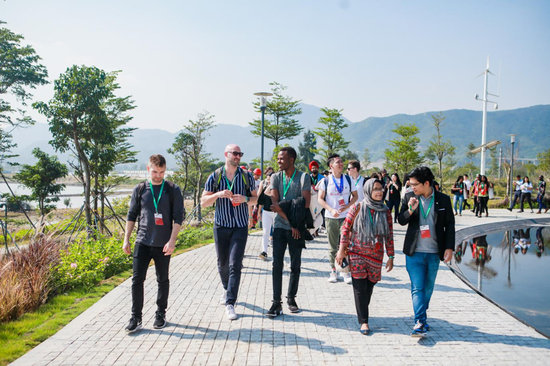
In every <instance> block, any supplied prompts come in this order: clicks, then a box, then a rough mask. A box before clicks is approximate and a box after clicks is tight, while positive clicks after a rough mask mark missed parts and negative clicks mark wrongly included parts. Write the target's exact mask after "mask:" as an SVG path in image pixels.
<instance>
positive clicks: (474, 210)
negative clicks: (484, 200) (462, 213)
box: [470, 174, 481, 216]
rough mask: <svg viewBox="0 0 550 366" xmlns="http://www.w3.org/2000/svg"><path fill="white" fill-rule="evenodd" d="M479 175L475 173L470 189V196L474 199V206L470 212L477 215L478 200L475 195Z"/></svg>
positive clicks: (477, 191)
mask: <svg viewBox="0 0 550 366" xmlns="http://www.w3.org/2000/svg"><path fill="white" fill-rule="evenodd" d="M480 177H481V176H480V175H479V174H477V175H476V179H475V180H474V183H473V184H472V189H471V190H470V196H472V197H473V199H474V208H473V209H472V212H473V213H474V214H475V215H476V216H477V211H478V206H479V200H478V199H477V195H478V194H479V181H480Z"/></svg>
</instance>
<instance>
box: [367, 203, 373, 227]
mask: <svg viewBox="0 0 550 366" xmlns="http://www.w3.org/2000/svg"><path fill="white" fill-rule="evenodd" d="M367 210H369V219H370V223H371V225H372V232H374V220H373V218H372V213H371V212H370V211H371V209H370V208H368V207H367Z"/></svg>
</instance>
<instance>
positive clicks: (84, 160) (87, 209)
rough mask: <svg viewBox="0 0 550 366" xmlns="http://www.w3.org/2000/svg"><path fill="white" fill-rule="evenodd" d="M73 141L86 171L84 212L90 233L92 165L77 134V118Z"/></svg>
mask: <svg viewBox="0 0 550 366" xmlns="http://www.w3.org/2000/svg"><path fill="white" fill-rule="evenodd" d="M73 140H74V145H75V148H76V152H77V153H78V158H79V160H80V164H82V169H83V170H84V182H83V183H84V210H85V213H86V227H87V229H88V232H90V230H91V228H92V214H91V210H90V185H91V179H90V165H89V162H88V158H87V157H86V154H84V151H83V150H82V147H81V146H80V141H78V135H77V132H76V118H75V119H74V120H73Z"/></svg>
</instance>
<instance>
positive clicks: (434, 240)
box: [398, 167, 455, 337]
mask: <svg viewBox="0 0 550 366" xmlns="http://www.w3.org/2000/svg"><path fill="white" fill-rule="evenodd" d="M409 177H410V181H411V186H412V187H413V192H411V193H407V194H406V195H405V198H404V199H403V203H402V205H401V212H400V214H399V218H398V221H399V224H401V225H407V224H408V227H407V233H406V235H405V242H404V243H403V253H405V255H406V256H407V257H406V268H407V272H408V274H409V278H410V280H411V295H412V302H413V309H414V322H415V325H414V328H413V330H412V332H411V336H413V337H422V336H424V335H425V333H426V331H428V330H429V329H430V327H429V325H428V322H427V311H428V308H429V305H430V299H431V297H432V293H433V289H434V285H435V279H436V277H437V271H438V270H439V261H440V260H442V261H445V262H450V260H451V258H452V256H453V249H454V248H455V217H454V215H453V207H452V206H451V199H450V198H449V196H447V195H445V194H443V193H441V192H437V191H436V190H435V189H433V188H432V183H433V179H434V175H433V173H432V171H431V170H430V168H428V167H419V168H415V169H413V171H412V172H411V173H410V174H409Z"/></svg>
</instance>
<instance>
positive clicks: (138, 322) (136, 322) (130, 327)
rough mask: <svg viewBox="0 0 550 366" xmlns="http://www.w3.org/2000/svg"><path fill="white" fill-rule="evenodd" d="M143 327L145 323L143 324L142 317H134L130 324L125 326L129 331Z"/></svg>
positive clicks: (132, 331)
mask: <svg viewBox="0 0 550 366" xmlns="http://www.w3.org/2000/svg"><path fill="white" fill-rule="evenodd" d="M141 328H143V325H142V324H141V319H137V318H134V317H132V318H131V319H130V322H129V323H128V326H127V327H126V328H125V330H126V332H127V333H134V332H136V331H138V330H140V329H141Z"/></svg>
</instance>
